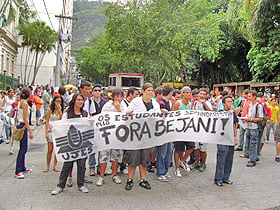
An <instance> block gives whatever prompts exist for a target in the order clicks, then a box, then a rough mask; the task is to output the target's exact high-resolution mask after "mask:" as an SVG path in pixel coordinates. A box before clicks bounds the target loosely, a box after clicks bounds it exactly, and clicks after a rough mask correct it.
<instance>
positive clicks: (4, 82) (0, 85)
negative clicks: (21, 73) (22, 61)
mask: <svg viewBox="0 0 280 210" xmlns="http://www.w3.org/2000/svg"><path fill="white" fill-rule="evenodd" d="M19 84H20V77H18V78H15V77H14V76H13V75H12V76H8V75H6V73H4V74H0V90H6V88H7V87H8V86H11V87H12V88H16V87H17V86H18V85H19Z"/></svg>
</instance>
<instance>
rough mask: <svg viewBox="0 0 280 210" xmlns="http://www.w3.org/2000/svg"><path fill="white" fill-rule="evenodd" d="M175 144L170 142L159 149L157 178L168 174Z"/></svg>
mask: <svg viewBox="0 0 280 210" xmlns="http://www.w3.org/2000/svg"><path fill="white" fill-rule="evenodd" d="M172 150H173V142H169V143H166V144H163V145H161V146H159V147H157V162H156V166H157V176H161V175H165V174H167V173H168V169H169V167H170V163H171V160H172Z"/></svg>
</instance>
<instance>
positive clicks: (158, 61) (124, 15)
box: [106, 0, 224, 84]
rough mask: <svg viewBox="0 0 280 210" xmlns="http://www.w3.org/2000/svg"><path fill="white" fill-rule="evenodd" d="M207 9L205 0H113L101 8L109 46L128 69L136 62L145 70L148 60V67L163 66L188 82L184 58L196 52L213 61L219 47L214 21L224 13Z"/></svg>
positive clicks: (217, 25)
mask: <svg viewBox="0 0 280 210" xmlns="http://www.w3.org/2000/svg"><path fill="white" fill-rule="evenodd" d="M212 9H213V8H212V5H211V4H210V3H209V1H207V0H192V1H189V2H186V3H185V2H183V1H178V2H177V1H169V0H156V1H153V2H152V3H150V2H145V3H142V1H132V2H128V3H127V4H126V5H125V6H123V7H122V6H119V5H116V4H114V5H112V6H111V7H109V8H108V10H107V13H106V14H107V16H108V18H109V21H108V22H107V25H106V35H107V40H108V42H109V47H110V49H112V52H113V53H114V54H115V55H116V56H117V57H119V60H121V61H124V62H125V63H127V65H126V66H127V67H128V68H129V69H131V70H132V69H133V70H134V67H135V64H136V65H138V68H139V64H140V63H141V64H142V66H143V67H144V69H148V70H149V71H150V70H151V69H150V66H149V65H150V64H151V63H153V64H154V66H155V67H156V68H155V72H154V73H157V72H158V71H159V70H160V69H161V71H162V69H168V71H170V72H172V73H173V74H174V75H175V76H177V77H178V78H180V79H181V80H182V81H183V82H185V83H186V84H190V72H189V71H188V69H187V68H186V59H187V58H188V57H189V56H191V55H192V54H193V53H196V52H199V55H200V59H206V60H209V61H211V62H213V61H215V59H216V58H217V57H218V55H219V52H220V51H221V50H222V48H223V42H222V40H221V39H220V37H221V36H223V31H221V30H220V24H221V22H222V20H223V18H224V14H223V12H219V13H213V10H212ZM151 59H152V61H151ZM147 61H148V62H147ZM163 72H164V71H163Z"/></svg>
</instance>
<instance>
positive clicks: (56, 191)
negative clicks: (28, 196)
mask: <svg viewBox="0 0 280 210" xmlns="http://www.w3.org/2000/svg"><path fill="white" fill-rule="evenodd" d="M62 191H63V189H62V188H60V187H55V188H54V190H53V191H52V193H51V194H52V195H57V194H59V193H61V192H62Z"/></svg>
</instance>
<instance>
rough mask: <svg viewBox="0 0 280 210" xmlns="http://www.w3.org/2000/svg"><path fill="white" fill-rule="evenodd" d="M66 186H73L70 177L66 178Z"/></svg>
mask: <svg viewBox="0 0 280 210" xmlns="http://www.w3.org/2000/svg"><path fill="white" fill-rule="evenodd" d="M66 185H67V187H72V186H73V182H72V177H68V179H67V184H66Z"/></svg>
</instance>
